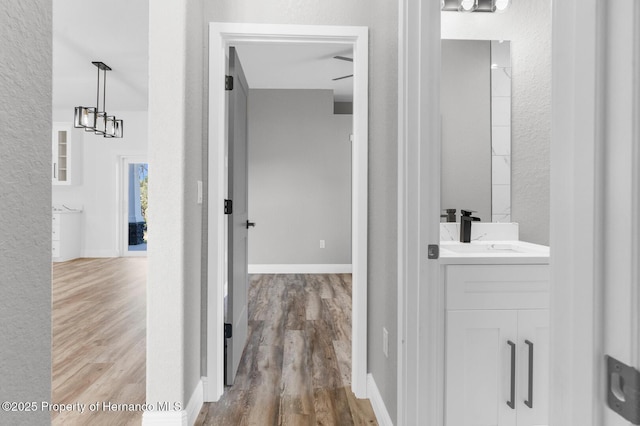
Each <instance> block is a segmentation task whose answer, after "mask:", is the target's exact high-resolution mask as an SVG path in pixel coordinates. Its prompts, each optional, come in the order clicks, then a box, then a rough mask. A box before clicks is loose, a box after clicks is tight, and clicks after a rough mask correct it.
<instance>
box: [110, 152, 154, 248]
mask: <svg viewBox="0 0 640 426" xmlns="http://www.w3.org/2000/svg"><path fill="white" fill-rule="evenodd" d="M139 163H147V164H148V163H149V160H147V157H146V156H144V155H121V156H119V159H118V167H119V168H120V173H118V175H119V177H118V178H119V180H120V182H119V184H118V186H119V191H118V192H119V196H118V226H117V229H118V238H117V240H118V251H119V253H120V256H123V257H146V256H147V252H146V251H129V227H128V223H129V164H139Z"/></svg>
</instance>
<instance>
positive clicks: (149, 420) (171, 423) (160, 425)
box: [142, 410, 193, 426]
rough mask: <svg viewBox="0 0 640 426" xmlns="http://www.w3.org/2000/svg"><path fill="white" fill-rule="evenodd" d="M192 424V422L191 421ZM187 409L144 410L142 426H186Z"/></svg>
mask: <svg viewBox="0 0 640 426" xmlns="http://www.w3.org/2000/svg"><path fill="white" fill-rule="evenodd" d="M191 424H193V423H191ZM188 425H189V423H188V417H187V411H186V410H182V411H145V412H144V413H143V414H142V426H188Z"/></svg>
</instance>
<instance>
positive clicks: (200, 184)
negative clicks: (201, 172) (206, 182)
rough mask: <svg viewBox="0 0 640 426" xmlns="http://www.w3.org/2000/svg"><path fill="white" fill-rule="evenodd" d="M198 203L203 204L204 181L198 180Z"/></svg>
mask: <svg viewBox="0 0 640 426" xmlns="http://www.w3.org/2000/svg"><path fill="white" fill-rule="evenodd" d="M198 204H202V181H201V180H199V181H198Z"/></svg>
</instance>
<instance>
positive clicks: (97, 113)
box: [73, 62, 124, 138]
mask: <svg viewBox="0 0 640 426" xmlns="http://www.w3.org/2000/svg"><path fill="white" fill-rule="evenodd" d="M91 63H92V64H93V65H95V66H96V67H97V68H98V86H97V90H96V106H95V108H94V107H84V106H78V107H76V108H75V111H74V117H73V126H74V127H76V128H78V129H84V130H85V131H87V132H94V133H95V134H96V135H102V136H103V137H105V138H121V137H122V134H123V130H124V128H123V123H122V120H118V119H116V117H115V116H113V115H109V114H107V109H106V96H107V71H111V67H109V66H108V65H107V64H105V63H104V62H91ZM100 71H102V72H103V78H102V111H101V110H100Z"/></svg>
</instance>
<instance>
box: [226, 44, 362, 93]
mask: <svg viewBox="0 0 640 426" xmlns="http://www.w3.org/2000/svg"><path fill="white" fill-rule="evenodd" d="M237 50H238V57H239V58H240V62H241V63H242V68H243V70H244V72H245V75H246V77H247V82H248V83H249V87H250V88H252V89H328V90H333V91H334V99H335V100H336V101H339V102H351V101H352V100H353V78H345V79H342V80H338V81H332V79H333V78H337V77H343V76H345V75H349V74H353V63H352V62H348V61H342V60H338V59H334V56H345V57H349V58H353V50H352V49H351V48H350V47H345V45H344V44H337V43H321V44H319V43H314V44H311V43H309V44H282V43H280V44H275V43H274V44H272V43H268V44H246V45H240V46H237Z"/></svg>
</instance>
